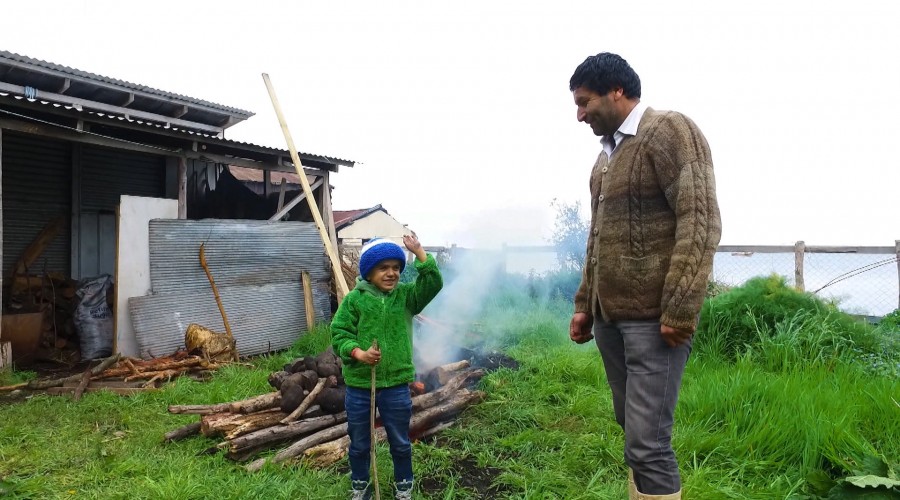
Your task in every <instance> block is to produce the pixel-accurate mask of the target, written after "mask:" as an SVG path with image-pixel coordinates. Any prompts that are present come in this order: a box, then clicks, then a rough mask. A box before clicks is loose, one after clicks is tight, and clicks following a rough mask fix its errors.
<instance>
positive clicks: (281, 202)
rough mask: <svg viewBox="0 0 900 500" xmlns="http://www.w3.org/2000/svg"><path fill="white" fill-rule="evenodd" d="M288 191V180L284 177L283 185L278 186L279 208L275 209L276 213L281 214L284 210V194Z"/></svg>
mask: <svg viewBox="0 0 900 500" xmlns="http://www.w3.org/2000/svg"><path fill="white" fill-rule="evenodd" d="M286 190H287V180H285V178H284V177H282V178H281V183H280V184H279V185H278V208H276V209H275V213H278V212H281V209H282V208H284V193H285V191H286Z"/></svg>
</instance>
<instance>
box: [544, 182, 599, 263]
mask: <svg viewBox="0 0 900 500" xmlns="http://www.w3.org/2000/svg"><path fill="white" fill-rule="evenodd" d="M550 206H552V207H553V208H554V209H555V210H556V222H555V223H554V227H553V236H552V237H551V238H550V242H551V243H553V246H554V248H555V249H556V259H557V261H558V262H559V267H560V270H561V271H574V272H577V273H579V274H580V273H581V270H582V269H583V268H584V258H585V253H586V251H587V238H588V225H589V224H590V222H589V221H588V220H587V219H585V218H584V217H583V216H582V214H581V202H580V201H576V202H575V203H564V202H561V201H559V200H557V199H555V198H554V200H553V201H552V202H550Z"/></svg>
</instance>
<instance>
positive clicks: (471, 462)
mask: <svg viewBox="0 0 900 500" xmlns="http://www.w3.org/2000/svg"><path fill="white" fill-rule="evenodd" d="M452 469H453V474H454V475H455V476H456V477H457V485H458V487H459V488H463V489H465V490H466V491H468V492H470V493H471V494H472V495H473V496H474V497H475V498H505V497H507V496H509V494H510V493H511V492H510V490H509V489H508V488H507V487H506V486H504V485H500V486H494V485H493V482H494V480H495V479H496V478H497V476H499V475H500V474H501V473H502V472H503V471H502V470H501V469H498V468H496V467H479V466H478V462H476V461H475V459H473V458H472V457H462V458H460V459H457V460H454V462H453V466H452ZM417 482H418V483H419V490H420V491H421V492H422V495H423V496H425V498H440V497H442V496H443V494H444V490H446V489H447V482H446V481H445V480H443V478H435V477H423V478H420V479H418V480H417Z"/></svg>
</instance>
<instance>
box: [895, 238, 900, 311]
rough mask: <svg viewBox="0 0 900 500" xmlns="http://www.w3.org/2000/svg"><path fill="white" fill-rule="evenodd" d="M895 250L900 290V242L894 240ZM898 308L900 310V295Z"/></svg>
mask: <svg viewBox="0 0 900 500" xmlns="http://www.w3.org/2000/svg"><path fill="white" fill-rule="evenodd" d="M894 249H895V250H896V252H897V285H898V288H900V240H894ZM897 308H898V309H900V293H898V294H897Z"/></svg>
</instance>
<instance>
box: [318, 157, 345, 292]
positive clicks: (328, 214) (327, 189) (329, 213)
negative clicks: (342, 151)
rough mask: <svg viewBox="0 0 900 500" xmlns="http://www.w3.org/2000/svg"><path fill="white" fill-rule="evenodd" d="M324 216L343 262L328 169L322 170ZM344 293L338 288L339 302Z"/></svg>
mask: <svg viewBox="0 0 900 500" xmlns="http://www.w3.org/2000/svg"><path fill="white" fill-rule="evenodd" d="M322 217H323V218H324V219H325V225H326V226H327V227H328V236H329V237H330V238H331V246H332V247H334V250H335V251H336V252H337V253H338V258H339V259H341V261H342V262H343V260H344V257H343V255H341V253H340V251H341V249H340V247H339V246H338V241H337V229H336V228H335V227H334V210H332V206H331V178H330V175H329V172H328V171H327V170H324V171H323V172H322ZM341 268H342V271H341V272H342V273H343V266H341ZM344 295H346V294H345V293H343V292H342V291H340V290H338V292H337V300H338V303H340V302H341V300H343V299H344Z"/></svg>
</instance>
